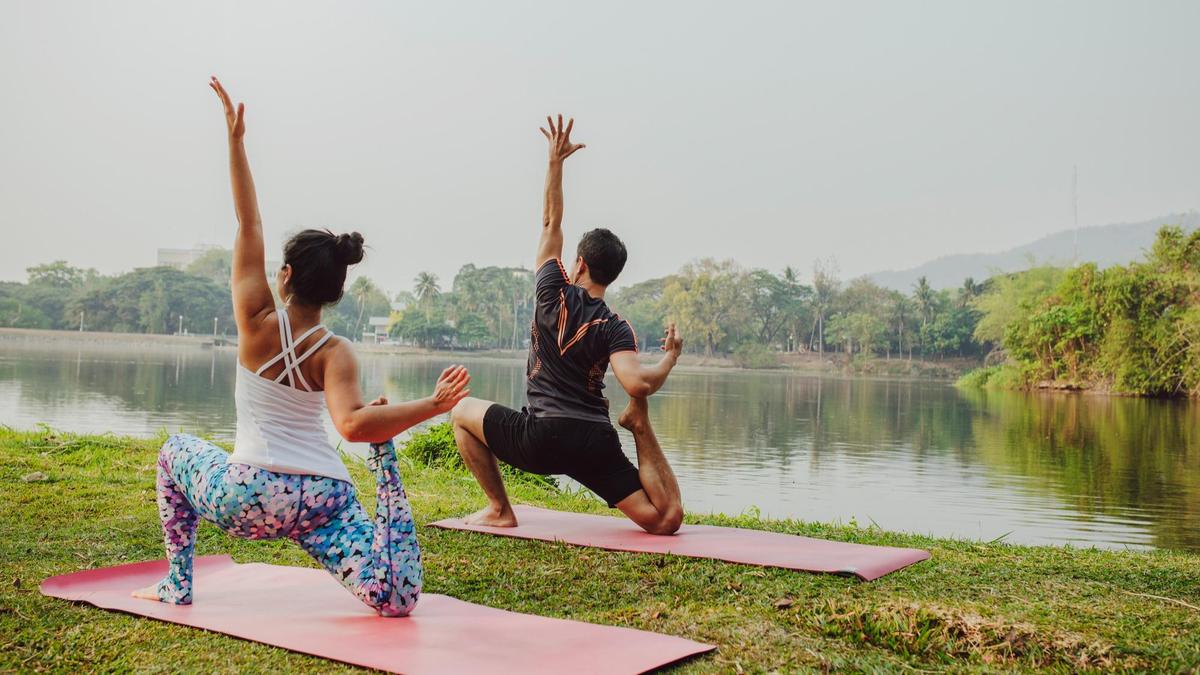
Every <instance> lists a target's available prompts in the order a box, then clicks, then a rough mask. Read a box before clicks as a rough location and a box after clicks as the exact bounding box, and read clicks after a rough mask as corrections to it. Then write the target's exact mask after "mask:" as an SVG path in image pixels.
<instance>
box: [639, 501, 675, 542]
mask: <svg viewBox="0 0 1200 675" xmlns="http://www.w3.org/2000/svg"><path fill="white" fill-rule="evenodd" d="M648 525H649V526H648V527H647V526H645V525H643V527H644V528H645V529H646V531H647V532H649V533H650V534H664V535H665V534H675V533H676V532H678V531H679V528H680V527H681V526H682V525H683V508H682V507H679V506H671V507H668V508H667V509H665V510H664V511H663V512H661V513H659V515H658V518H657V519H656V520H655V521H654V522H652V523H648Z"/></svg>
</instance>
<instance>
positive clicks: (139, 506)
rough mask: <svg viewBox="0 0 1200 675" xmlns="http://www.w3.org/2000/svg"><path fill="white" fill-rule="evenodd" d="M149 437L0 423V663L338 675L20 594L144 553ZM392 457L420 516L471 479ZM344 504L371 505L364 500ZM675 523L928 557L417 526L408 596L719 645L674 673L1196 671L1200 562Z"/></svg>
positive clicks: (451, 511)
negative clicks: (811, 556)
mask: <svg viewBox="0 0 1200 675" xmlns="http://www.w3.org/2000/svg"><path fill="white" fill-rule="evenodd" d="M158 444H159V441H156V440H135V439H127V438H119V437H112V436H103V437H96V436H70V435H61V434H52V433H46V432H34V433H24V432H14V431H8V430H3V429H0V509H2V511H0V672H8V671H35V670H54V671H60V672H67V671H91V670H121V671H124V670H139V671H187V672H208V671H224V672H232V671H253V672H267V671H285V672H286V671H297V670H310V671H321V672H334V671H341V670H352V668H349V667H344V666H339V665H338V664H333V663H330V662H326V661H321V660H317V659H313V658H311V657H306V656H301V655H298V654H292V653H289V652H286V651H283V650H279V649H275V648H271V647H266V646H262V645H258V644H254V643H247V642H243V641H240V640H235V639H233V638H228V637H225V636H221V635H216V634H210V633H205V632H202V631H199V630H194V629H189V628H184V627H179V626H173V625H170V624H165V623H158V622H155V621H151V620H147V619H137V618H133V617H130V616H125V615H122V614H116V613H111V612H105V611H101V610H97V609H94V608H91V607H88V606H85V605H73V604H70V603H66V602H63V601H60V600H54V599H49V598H44V597H42V596H41V595H39V594H38V592H37V586H38V583H39V582H40V581H41V580H42V579H43V578H45V577H47V576H50V575H54V574H62V573H65V572H71V571H75V570H79V569H83V568H89V567H98V566H103V565H114V564H119V563H123V562H130V561H136V560H145V559H151V558H158V557H161V556H162V543H161V538H160V530H159V526H158V518H157V514H156V511H155V506H154V490H153V486H154V462H155V456H156V451H157V447H158ZM405 463H406V464H407V468H406V470H405V473H404V478H405V483H406V485H407V487H408V490H409V495H410V497H411V498H412V502H413V506H414V509H415V511H416V515H417V518H418V521H419V522H421V523H426V522H430V521H432V520H436V519H439V518H444V517H447V516H451V515H457V514H462V513H465V512H467V511H468V510H471V509H473V508H475V507H477V506H479V505H480V500H481V496H480V493H479V491H478V489H477V488H476V487H475V485H474V483H473V481H472V480H471V479H470V478H469V477H468V476H466V475H464V474H462V473H461V472H459V471H456V470H455V469H454V468H453V467H451V466H448V465H447V466H434V467H431V466H425V465H423V464H421V463H419V462H416V461H414V460H411V459H406V460H405ZM353 473H354V476H355V479H356V481H357V482H358V483H359V485H360V487H361V488H367V486H369V485H370V481H369V479H368V475H367V473H366V471H365V470H364V469H363V468H362V467H355V468H354V469H353ZM31 474H34V475H31ZM37 474H41V475H37ZM26 478H29V479H30V480H25V479H26ZM512 491H513V493H514V498H515V499H516V500H517V501H519V502H524V503H532V504H539V505H544V506H550V507H553V508H558V509H567V510H577V511H596V512H603V511H605V509H603V507H602V505H600V504H599V503H597V502H595V501H593V500H590V499H585V498H582V497H579V496H574V495H567V494H561V493H558V492H556V491H554V490H553V489H551V488H547V487H545V486H543V485H540V484H538V483H536V482H532V481H513V490H512ZM362 494H363V496H364V498H365V499H367V500H368V501H369V500H370V499H371V491H370V490H369V489H364V490H363V492H362ZM689 521H691V522H707V523H719V524H726V525H738V526H744V527H757V528H762V529H770V530H777V531H783V532H793V533H798V534H805V535H812V536H819V537H827V538H831V539H839V540H846V541H857V542H864V543H872V544H887V545H899V546H916V547H923V548H926V549H929V550H930V551H931V552H932V553H933V558H932V560H929V561H926V562H923V563H920V564H918V565H916V566H914V567H911V568H909V569H906V570H902V571H900V572H898V573H896V574H893V575H890V576H888V577H884V578H883V579H881V580H879V581H876V582H872V583H862V582H858V581H855V580H851V579H844V578H840V577H834V576H825V575H822V576H818V575H810V574H802V573H796V572H789V571H783V570H774V569H758V568H753V567H746V566H740V565H731V564H725V563H718V562H712V561H704V560H694V559H678V558H672V557H669V556H660V555H638V554H630V553H615V552H606V551H599V550H590V549H582V548H573V547H568V546H564V545H557V544H548V543H539V542H526V541H518V540H510V539H503V538H498V537H488V536H483V535H473V534H470V533H463V532H448V531H441V530H433V529H429V528H422V529H421V530H420V534H421V543H422V547H423V549H424V555H425V562H426V566H427V571H426V584H427V585H426V589H427V590H428V591H430V592H437V593H446V594H449V595H452V596H455V597H458V598H462V599H465V600H469V601H472V602H477V603H481V604H486V605H490V606H493V607H500V608H504V609H510V610H516V611H521V612H530V613H535V614H541V615H546V616H555V617H564V618H571V619H579V620H583V621H591V622H596V623H604V624H611V625H619V626H629V627H634V628H641V629H645V630H651V631H658V632H662V633H669V634H674V635H680V636H686V637H689V638H693V639H697V640H702V641H706V642H711V643H715V644H717V645H719V647H720V648H719V650H718V651H717V652H716V653H715V654H713V655H711V656H707V657H705V658H702V659H700V660H697V661H693V662H690V663H688V664H685V665H684V666H683V667H682V668H681V669H680V670H681V671H682V672H711V671H737V670H741V669H744V670H748V671H769V670H780V671H792V670H809V669H817V670H819V669H848V670H864V669H865V670H909V669H922V670H929V669H945V668H954V669H958V670H966V671H991V670H1013V669H1032V668H1047V669H1053V670H1057V671H1062V672H1067V671H1074V670H1078V669H1081V668H1089V667H1091V668H1101V667H1107V668H1126V669H1135V670H1155V671H1171V672H1174V671H1179V670H1181V669H1187V668H1190V667H1192V666H1194V665H1195V664H1197V663H1200V609H1197V608H1200V556H1195V555H1192V554H1185V553H1173V552H1154V553H1134V552H1110V551H1096V550H1079V549H1062V548H1033V547H1019V546H1008V545H1004V544H984V543H973V542H965V541H949V540H941V539H932V538H928V537H922V536H914V535H902V534H894V533H887V532H881V531H878V530H873V529H855V528H850V527H831V526H827V525H820V524H814V523H800V522H792V521H771V522H760V521H755V520H750V519H728V518H722V517H701V518H697V517H689ZM197 552H198V553H199V554H211V553H226V552H227V553H231V554H232V555H233V557H234V559H236V560H238V561H240V562H248V561H262V562H270V563H275V564H287V565H301V566H313V563H312V562H311V561H310V560H309V559H308V558H307V557H306V556H305V555H304V554H303V553H302V552H301V551H300V550H299V549H298V548H297V547H295V546H294V545H292V544H290V543H287V542H246V541H241V540H236V539H233V538H230V537H228V536H226V535H225V534H223V533H221V532H220V531H218V530H217V529H216V528H214V527H211V526H209V525H204V526H202V527H201V529H200V535H199V541H198V544H197ZM1188 605H1190V606H1191V607H1189V606H1188Z"/></svg>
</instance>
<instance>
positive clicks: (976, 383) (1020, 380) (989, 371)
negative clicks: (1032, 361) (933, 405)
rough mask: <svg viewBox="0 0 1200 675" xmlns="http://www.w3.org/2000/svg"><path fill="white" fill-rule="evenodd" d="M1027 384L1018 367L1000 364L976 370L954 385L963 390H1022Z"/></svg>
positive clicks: (959, 379)
mask: <svg viewBox="0 0 1200 675" xmlns="http://www.w3.org/2000/svg"><path fill="white" fill-rule="evenodd" d="M1027 382H1028V378H1026V377H1025V375H1024V373H1023V372H1022V371H1021V367H1020V366H1016V365H1012V364H1002V365H998V366H986V367H984V368H976V369H975V370H972V371H970V372H968V373H966V374H964V375H963V376H962V377H960V378H958V381H957V382H955V383H954V386H956V387H960V388H963V389H1024V388H1025V386H1026V384H1027Z"/></svg>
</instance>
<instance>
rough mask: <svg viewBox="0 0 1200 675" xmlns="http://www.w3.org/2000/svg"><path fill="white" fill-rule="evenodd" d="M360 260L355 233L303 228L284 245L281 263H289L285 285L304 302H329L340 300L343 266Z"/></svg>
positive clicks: (359, 242) (360, 243)
mask: <svg viewBox="0 0 1200 675" xmlns="http://www.w3.org/2000/svg"><path fill="white" fill-rule="evenodd" d="M362 259H363V238H362V235H361V234H359V233H357V232H350V233H343V234H334V233H332V232H330V231H329V230H303V231H301V232H297V233H296V234H295V235H293V236H292V238H291V239H288V241H287V243H286V244H284V245H283V264H285V265H291V266H292V277H291V279H290V280H289V281H288V288H289V290H291V292H292V296H293V297H294V298H295V299H296V300H298V301H299V302H300V303H301V304H305V305H332V304H333V303H335V302H337V301H338V300H341V299H342V286H344V285H345V284H346V268H347V267H349V266H350V265H356V264H358V263H359V262H360V261H361V260H362Z"/></svg>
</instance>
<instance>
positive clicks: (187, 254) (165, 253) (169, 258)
mask: <svg viewBox="0 0 1200 675" xmlns="http://www.w3.org/2000/svg"><path fill="white" fill-rule="evenodd" d="M212 248H213V247H212V246H206V247H199V246H198V247H196V248H160V249H158V266H159V267H174V268H175V269H177V270H182V269H187V266H188V265H191V264H192V263H194V262H196V261H197V260H199V259H200V256H202V255H204V254H205V253H208V252H209V251H210V250H212Z"/></svg>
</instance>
